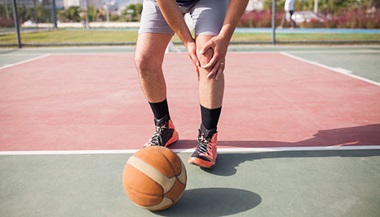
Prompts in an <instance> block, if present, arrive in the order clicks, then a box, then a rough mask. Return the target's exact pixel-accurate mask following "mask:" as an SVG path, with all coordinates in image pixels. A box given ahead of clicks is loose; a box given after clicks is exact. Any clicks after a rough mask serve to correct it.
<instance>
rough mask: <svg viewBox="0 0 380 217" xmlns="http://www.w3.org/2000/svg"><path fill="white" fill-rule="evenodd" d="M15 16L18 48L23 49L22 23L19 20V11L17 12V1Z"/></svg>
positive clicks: (14, 0) (14, 3) (14, 10)
mask: <svg viewBox="0 0 380 217" xmlns="http://www.w3.org/2000/svg"><path fill="white" fill-rule="evenodd" d="M13 16H14V19H15V27H16V33H17V46H18V48H21V47H22V45H21V36H20V23H19V20H18V11H17V2H16V0H13Z"/></svg>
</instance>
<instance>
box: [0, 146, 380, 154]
mask: <svg viewBox="0 0 380 217" xmlns="http://www.w3.org/2000/svg"><path fill="white" fill-rule="evenodd" d="M138 150H140V149H125V150H122V149H115V150H62V151H59V150H58V151H56V150H54V151H0V156H27V155H31V156H32V155H91V154H133V153H135V152H137V151H138ZM171 150H172V151H174V152H176V153H192V152H193V151H194V148H190V149H171ZM355 150H356V151H358V150H380V145H368V146H308V147H271V148H219V149H218V153H220V154H222V153H262V152H292V151H355Z"/></svg>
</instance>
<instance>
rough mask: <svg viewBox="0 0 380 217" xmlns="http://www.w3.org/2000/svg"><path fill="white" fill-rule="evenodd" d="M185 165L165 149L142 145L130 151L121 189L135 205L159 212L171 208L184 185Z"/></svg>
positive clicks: (175, 155)
mask: <svg viewBox="0 0 380 217" xmlns="http://www.w3.org/2000/svg"><path fill="white" fill-rule="evenodd" d="M186 181H187V175H186V168H185V166H184V164H183V162H182V160H181V159H180V158H179V157H178V155H177V154H175V153H174V152H173V151H171V150H170V149H168V148H165V147H160V146H150V147H145V148H142V149H140V150H139V151H137V152H136V153H135V154H133V155H132V156H131V157H130V158H129V159H128V161H127V164H126V165H125V167H124V171H123V186H124V190H125V192H126V194H127V196H128V197H129V199H131V200H132V202H133V203H135V204H136V205H137V206H139V207H142V208H145V209H148V210H151V211H159V210H164V209H167V208H169V207H171V206H172V205H173V204H174V203H176V202H177V201H178V200H179V198H180V197H181V195H182V193H183V191H184V190H185V187H186Z"/></svg>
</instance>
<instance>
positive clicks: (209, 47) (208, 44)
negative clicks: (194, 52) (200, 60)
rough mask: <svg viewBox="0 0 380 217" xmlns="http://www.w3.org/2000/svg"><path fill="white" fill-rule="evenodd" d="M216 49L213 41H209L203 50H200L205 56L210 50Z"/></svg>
mask: <svg viewBox="0 0 380 217" xmlns="http://www.w3.org/2000/svg"><path fill="white" fill-rule="evenodd" d="M213 47H214V43H213V42H212V41H208V42H206V43H205V44H204V45H203V46H202V48H201V49H200V51H199V53H200V54H205V53H206V52H207V50H208V49H213Z"/></svg>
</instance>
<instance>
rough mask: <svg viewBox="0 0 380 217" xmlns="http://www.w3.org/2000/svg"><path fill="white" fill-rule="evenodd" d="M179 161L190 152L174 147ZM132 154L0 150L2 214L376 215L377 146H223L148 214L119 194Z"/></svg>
mask: <svg viewBox="0 0 380 217" xmlns="http://www.w3.org/2000/svg"><path fill="white" fill-rule="evenodd" d="M179 155H180V157H181V158H182V160H183V161H186V160H187V157H188V156H189V153H180V154H179ZM129 156H130V154H105V155H101V154H97V155H59V156H57V155H47V156H42V155H37V156H17V157H16V156H1V158H0V159H1V160H0V161H1V164H0V172H1V177H2V178H1V181H0V183H1V193H0V199H1V205H0V207H1V209H0V215H1V216H28V217H39V216H83V217H85V216H247V217H250V216H263V217H264V216H300V217H301V216H321V217H322V216H323V217H324V216H344V217H357V216H362V217H375V216H379V215H380V209H379V206H378V205H379V203H380V198H379V195H380V188H379V187H380V186H379V183H380V182H379V180H380V167H379V165H380V151H379V150H369V151H296V152H268V153H229V154H228V153H223V154H220V156H219V159H218V167H216V168H215V169H214V170H213V171H206V170H201V169H199V168H198V167H195V166H192V165H188V164H187V165H186V168H187V173H188V185H187V189H186V191H185V193H184V194H183V196H182V198H181V199H180V201H179V202H178V203H177V204H176V205H175V206H174V207H172V208H170V209H169V210H166V211H161V212H156V213H152V212H149V211H146V210H143V209H140V208H138V207H136V206H135V205H133V204H132V203H131V202H130V201H129V200H128V198H127V197H126V196H125V194H124V191H123V187H122V182H121V174H122V171H123V166H124V164H125V162H126V160H127V159H128V158H129Z"/></svg>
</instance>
